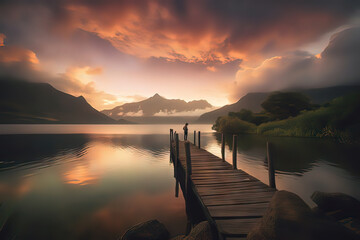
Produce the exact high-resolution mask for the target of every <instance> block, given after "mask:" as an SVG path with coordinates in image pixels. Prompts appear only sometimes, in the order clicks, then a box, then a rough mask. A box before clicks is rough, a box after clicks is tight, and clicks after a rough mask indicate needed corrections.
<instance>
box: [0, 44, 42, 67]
mask: <svg viewBox="0 0 360 240" xmlns="http://www.w3.org/2000/svg"><path fill="white" fill-rule="evenodd" d="M0 62H4V63H12V62H28V63H31V64H38V63H39V59H38V58H37V57H36V54H35V53H34V52H33V51H31V50H29V49H25V48H22V47H18V46H1V47H0Z"/></svg>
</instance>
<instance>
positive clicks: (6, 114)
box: [0, 79, 126, 124]
mask: <svg viewBox="0 0 360 240" xmlns="http://www.w3.org/2000/svg"><path fill="white" fill-rule="evenodd" d="M0 123H3V124H4V123H8V124H11V123H83V124H87V123H103V124H109V123H112V124H116V123H126V122H123V121H119V122H118V121H115V120H114V119H111V118H109V117H108V116H106V115H104V114H102V113H100V112H99V111H97V110H96V109H94V108H93V107H92V106H91V105H90V104H89V103H88V102H87V101H86V100H85V98H84V97H82V96H80V97H74V96H72V95H70V94H67V93H64V92H61V91H59V90H57V89H55V88H54V87H52V86H51V85H50V84H48V83H30V82H23V81H19V80H13V79H1V80H0Z"/></svg>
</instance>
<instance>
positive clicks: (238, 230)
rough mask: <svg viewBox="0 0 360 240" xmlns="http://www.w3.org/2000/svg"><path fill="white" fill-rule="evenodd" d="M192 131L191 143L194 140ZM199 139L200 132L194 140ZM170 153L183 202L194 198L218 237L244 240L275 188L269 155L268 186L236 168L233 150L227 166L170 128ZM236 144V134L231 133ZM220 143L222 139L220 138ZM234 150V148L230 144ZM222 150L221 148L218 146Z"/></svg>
mask: <svg viewBox="0 0 360 240" xmlns="http://www.w3.org/2000/svg"><path fill="white" fill-rule="evenodd" d="M195 136H196V135H195V133H194V142H196V141H195V140H196V139H195ZM199 139H200V133H199V135H198V140H199ZM170 143H171V144H170V152H171V158H172V161H173V163H174V169H175V171H174V173H175V177H176V179H177V181H178V182H179V183H180V185H181V188H182V190H183V193H184V197H185V200H186V202H187V205H188V204H189V202H191V201H194V199H195V200H197V201H198V203H199V204H200V205H201V208H202V214H204V215H205V217H206V218H207V220H208V221H209V223H210V224H211V226H212V228H213V231H214V233H215V235H217V236H218V237H219V238H220V239H233V240H235V239H246V236H247V234H248V232H249V231H250V230H251V228H252V227H253V226H254V225H256V224H257V222H258V221H259V219H260V218H261V217H262V216H263V214H264V213H265V211H266V209H267V207H268V204H269V202H270V199H271V197H272V196H273V194H274V192H275V191H276V189H275V180H274V173H273V167H272V163H271V158H270V156H269V154H268V159H269V160H270V161H268V163H269V173H270V174H269V180H270V185H271V186H273V187H269V186H267V185H265V184H264V183H262V182H260V180H258V179H256V178H254V177H253V176H251V175H249V174H247V173H246V172H244V171H242V170H239V169H236V150H235V151H234V152H235V153H234V154H233V162H234V164H233V165H231V164H229V163H228V162H226V161H224V160H223V159H224V154H222V155H223V159H221V158H219V157H217V156H215V155H213V154H211V153H209V152H207V151H205V150H204V149H201V148H200V146H199V145H200V141H198V146H196V145H194V144H191V143H190V142H188V141H186V142H183V141H179V137H178V134H176V133H175V134H173V132H172V130H170ZM234 143H235V145H234V146H236V136H234ZM223 146H224V141H223ZM234 149H236V147H234ZM222 151H223V147H222Z"/></svg>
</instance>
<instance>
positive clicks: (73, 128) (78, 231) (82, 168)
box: [0, 125, 360, 239]
mask: <svg viewBox="0 0 360 240" xmlns="http://www.w3.org/2000/svg"><path fill="white" fill-rule="evenodd" d="M170 128H173V129H174V130H175V131H178V132H181V130H182V126H180V125H0V144H1V151H0V204H1V205H0V226H2V225H3V224H4V223H5V222H7V224H6V225H5V227H4V228H5V230H6V231H5V232H3V234H5V235H6V237H7V238H10V237H12V236H16V237H17V239H117V238H118V237H119V236H121V235H122V234H123V233H124V231H126V229H127V228H129V227H130V226H132V225H134V224H136V223H139V222H142V221H146V220H149V219H155V218H156V219H158V220H159V221H161V222H163V223H164V224H165V225H166V227H167V228H168V229H169V231H170V233H171V235H173V236H174V235H177V234H184V233H185V230H186V224H187V216H186V211H185V203H184V199H183V197H182V194H179V197H178V198H176V197H175V179H174V177H173V176H174V172H173V167H172V165H171V163H170V159H169V129H170ZM194 130H200V131H201V132H202V133H201V144H202V147H203V148H204V149H206V150H208V151H209V152H212V153H213V154H215V155H217V156H221V153H220V144H221V136H220V134H217V133H215V132H213V131H212V130H211V125H189V140H190V141H193V131H194ZM180 138H181V139H182V134H180ZM231 139H232V138H231V136H227V137H226V160H227V161H228V162H231V161H232V159H231V150H232V147H233V146H232V143H231ZM266 141H270V142H272V144H273V146H274V148H273V158H274V164H275V169H276V185H277V188H278V189H284V190H289V191H292V192H294V193H296V194H298V195H299V196H300V197H302V198H303V199H304V200H305V201H306V202H307V203H308V204H309V205H310V206H314V204H313V203H312V201H311V199H310V196H311V194H312V193H313V191H315V190H321V191H328V192H344V193H347V194H349V195H351V196H354V197H356V198H357V199H360V188H359V186H360V171H359V170H360V162H359V161H358V152H359V146H358V145H349V144H339V143H336V142H334V141H332V140H330V139H313V138H281V137H278V138H267V137H263V136H257V135H241V136H239V138H238V146H237V147H238V168H240V169H243V170H244V171H246V172H248V173H249V174H251V175H253V176H255V177H257V178H258V179H260V180H261V181H263V182H264V183H267V182H268V175H267V165H266V163H265V155H266Z"/></svg>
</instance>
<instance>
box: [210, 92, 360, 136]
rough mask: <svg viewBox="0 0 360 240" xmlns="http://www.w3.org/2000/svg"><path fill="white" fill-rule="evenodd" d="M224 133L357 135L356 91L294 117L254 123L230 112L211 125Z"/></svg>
mask: <svg viewBox="0 0 360 240" xmlns="http://www.w3.org/2000/svg"><path fill="white" fill-rule="evenodd" d="M213 129H215V130H216V131H218V132H224V133H256V134H262V135H270V136H296V137H334V138H338V139H339V140H340V141H349V140H352V139H359V138H360V93H355V94H351V95H347V96H344V97H340V98H336V99H334V100H333V101H331V102H330V103H328V104H326V105H324V106H322V107H320V108H318V109H316V110H310V111H303V112H302V113H301V114H300V115H298V116H296V117H290V118H288V119H284V120H275V121H270V122H266V123H262V124H260V125H258V126H256V125H255V124H253V123H250V122H247V121H244V120H241V119H239V118H237V117H236V116H235V115H234V114H232V116H224V117H220V118H219V119H218V120H217V121H216V123H215V124H214V126H213Z"/></svg>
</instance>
